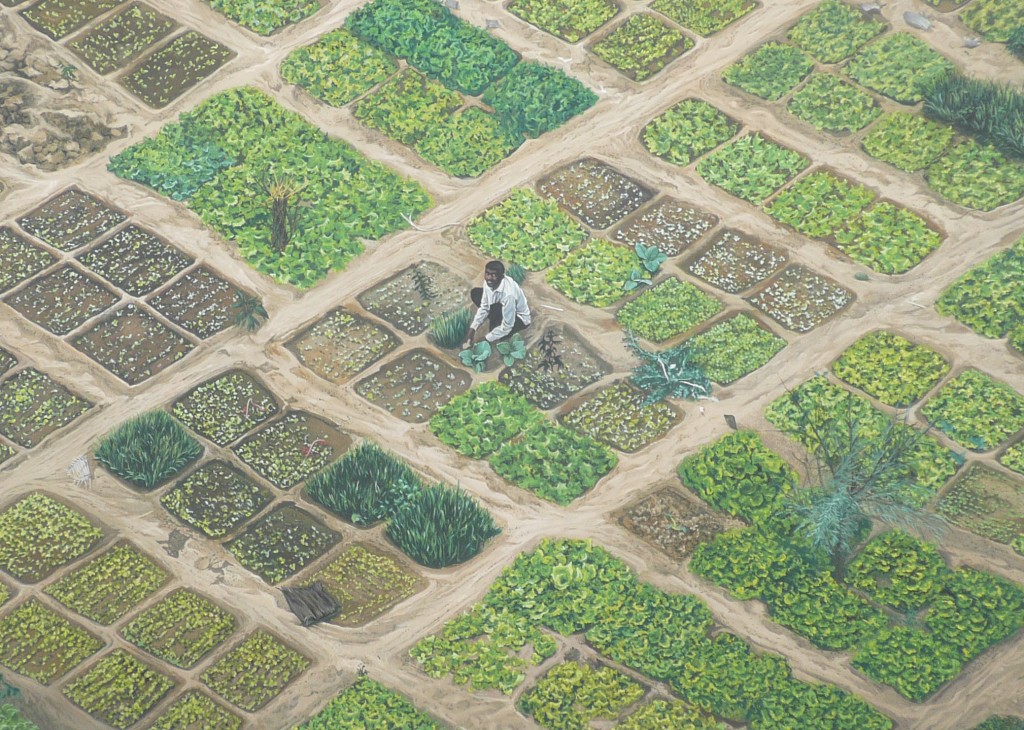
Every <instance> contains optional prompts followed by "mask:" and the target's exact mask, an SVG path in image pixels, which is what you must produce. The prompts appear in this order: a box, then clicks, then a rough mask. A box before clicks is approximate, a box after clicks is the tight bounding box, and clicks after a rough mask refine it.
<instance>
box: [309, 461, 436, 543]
mask: <svg viewBox="0 0 1024 730" xmlns="http://www.w3.org/2000/svg"><path fill="white" fill-rule="evenodd" d="M421 487H422V482H421V481H420V478H419V477H418V476H416V473H415V472H414V471H413V470H412V469H411V468H410V467H409V465H408V464H406V463H405V462H404V461H402V460H401V459H399V458H398V457H396V456H395V455H393V454H391V453H389V452H387V451H385V450H384V449H382V448H381V447H380V446H378V445H377V444H375V443H372V442H369V441H367V442H365V443H362V444H360V445H359V446H357V447H356V448H354V449H352V450H351V451H349V452H348V453H347V454H345V456H343V457H342V458H341V459H339V460H338V461H336V462H334V463H333V464H331V465H330V466H327V467H325V468H324V469H323V470H322V471H320V472H319V473H318V474H316V475H315V476H313V478H312V479H310V480H309V482H308V483H307V484H306V492H307V493H308V494H309V496H310V497H312V498H313V499H315V500H316V501H317V502H319V503H320V504H322V505H323V506H324V507H326V508H327V509H329V510H331V511H333V512H337V513H338V514H339V515H341V516H342V517H343V518H345V519H346V520H348V521H350V522H352V523H353V524H356V525H360V526H364V527H365V526H369V525H372V524H374V523H375V522H379V521H380V520H386V519H390V518H391V516H392V515H393V514H394V513H395V512H396V511H397V510H398V509H399V508H401V507H402V506H403V505H405V504H406V503H407V502H408V501H409V500H410V499H411V498H412V497H413V495H414V494H416V493H417V492H418V491H419V490H420V488H421Z"/></svg>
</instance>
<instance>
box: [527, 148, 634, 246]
mask: <svg viewBox="0 0 1024 730" xmlns="http://www.w3.org/2000/svg"><path fill="white" fill-rule="evenodd" d="M537 189H538V190H539V191H540V192H541V193H542V194H544V195H546V196H548V197H549V198H552V199H554V200H555V201H557V202H558V204H559V205H561V206H562V207H563V208H565V209H566V210H568V211H569V212H570V213H572V214H573V215H575V216H576V217H577V218H579V219H580V220H581V221H583V222H584V223H586V224H587V225H588V226H590V227H591V228H596V229H604V228H607V227H608V226H610V225H612V224H613V223H616V222H617V221H620V220H622V219H623V218H625V217H626V216H627V215H628V214H629V213H632V212H633V211H634V210H636V209H637V208H639V207H640V206H641V205H643V204H644V203H646V202H647V201H648V200H650V199H651V198H652V197H654V192H653V191H652V190H650V189H649V188H647V187H645V186H644V185H642V184H640V183H639V182H637V181H636V180H633V179H632V178H629V177H627V176H625V175H623V174H622V173H621V172H619V171H618V170H616V169H615V168H614V167H612V166H611V165H608V164H605V163H603V162H600V161H599V160H595V159H594V158H592V157H587V158H584V159H582V160H578V161H576V162H573V163H570V164H569V165H566V166H565V167H561V168H559V169H558V170H555V171H554V172H552V173H549V174H548V175H545V176H544V177H542V178H541V179H540V180H539V181H538V182H537Z"/></svg>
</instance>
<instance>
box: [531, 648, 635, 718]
mask: <svg viewBox="0 0 1024 730" xmlns="http://www.w3.org/2000/svg"><path fill="white" fill-rule="evenodd" d="M646 691H647V688H646V687H644V686H643V685H641V684H639V683H637V682H636V681H634V680H632V679H630V678H629V677H627V676H626V675H625V674H623V673H622V672H620V671H618V670H616V669H613V668H612V667H608V666H604V665H602V664H600V663H598V662H593V665H591V663H584V662H579V661H566V662H563V663H561V664H556V665H555V666H553V667H552V668H551V669H549V670H548V671H547V673H546V674H545V675H544V676H543V677H541V678H540V679H538V680H537V681H536V683H535V684H534V685H533V687H531V688H530V689H528V690H526V692H525V693H524V694H523V696H522V697H521V698H520V699H519V710H520V712H523V713H525V714H526V715H528V716H530V717H532V718H533V720H534V722H536V723H537V724H538V725H540V726H541V727H542V728H546V729H547V730H558V729H559V728H564V727H586V726H588V725H590V723H591V722H592V721H593V720H617V719H618V718H619V716H620V715H621V714H622V713H623V711H624V710H625V709H626V708H627V707H629V706H630V705H633V704H634V703H636V702H637V701H638V700H640V698H642V697H643V696H644V694H646Z"/></svg>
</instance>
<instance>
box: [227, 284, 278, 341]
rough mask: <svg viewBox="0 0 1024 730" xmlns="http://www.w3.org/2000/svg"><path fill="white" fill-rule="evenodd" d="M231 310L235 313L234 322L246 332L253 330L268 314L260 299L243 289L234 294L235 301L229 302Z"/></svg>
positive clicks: (256, 328)
mask: <svg viewBox="0 0 1024 730" xmlns="http://www.w3.org/2000/svg"><path fill="white" fill-rule="evenodd" d="M231 311H232V312H233V313H234V315H235V324H237V325H238V326H239V327H241V328H242V329H244V330H245V331H246V332H255V331H256V330H258V329H259V328H260V327H262V326H263V323H264V322H266V321H267V318H268V317H269V316H270V315H268V314H267V310H266V309H265V308H264V306H263V300H262V299H260V298H259V297H258V296H256V295H254V294H247V293H245V292H244V291H239V292H238V293H237V294H235V301H233V302H232V303H231Z"/></svg>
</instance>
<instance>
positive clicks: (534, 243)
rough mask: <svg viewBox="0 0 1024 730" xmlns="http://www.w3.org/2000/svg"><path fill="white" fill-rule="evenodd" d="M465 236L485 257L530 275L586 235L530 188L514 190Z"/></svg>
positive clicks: (477, 220)
mask: <svg viewBox="0 0 1024 730" xmlns="http://www.w3.org/2000/svg"><path fill="white" fill-rule="evenodd" d="M466 233H467V234H468V235H469V240H470V241H472V242H473V244H474V245H476V246H477V247H478V248H480V250H481V251H483V252H484V253H486V254H489V255H491V256H494V257H496V258H499V259H503V260H505V261H514V262H516V263H517V264H519V265H521V266H523V267H524V268H526V269H529V270H530V271H538V270H540V269H546V268H547V267H548V266H551V265H552V264H554V263H557V262H558V261H560V260H561V259H562V258H564V257H565V256H566V254H568V253H569V252H570V251H573V250H574V249H576V248H578V247H579V246H580V245H581V244H582V243H583V242H584V241H586V240H587V232H586V231H585V230H583V228H582V226H580V224H579V223H577V222H576V220H575V219H574V218H573V217H572V216H570V215H569V214H568V213H566V212H565V211H563V210H562V208H561V207H559V205H558V203H556V202H555V201H554V200H551V199H549V198H542V197H541V196H539V195H537V193H535V192H534V191H533V190H530V189H529V188H515V189H514V190H513V191H512V192H511V193H510V194H509V196H508V197H507V198H505V199H504V200H503V201H501V202H500V203H498V204H497V205H495V206H493V207H491V208H488V209H487V210H485V211H484V212H483V213H481V214H480V215H478V216H477V217H476V218H474V219H473V220H472V221H470V223H469V227H468V228H467V230H466Z"/></svg>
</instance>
